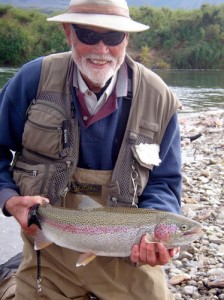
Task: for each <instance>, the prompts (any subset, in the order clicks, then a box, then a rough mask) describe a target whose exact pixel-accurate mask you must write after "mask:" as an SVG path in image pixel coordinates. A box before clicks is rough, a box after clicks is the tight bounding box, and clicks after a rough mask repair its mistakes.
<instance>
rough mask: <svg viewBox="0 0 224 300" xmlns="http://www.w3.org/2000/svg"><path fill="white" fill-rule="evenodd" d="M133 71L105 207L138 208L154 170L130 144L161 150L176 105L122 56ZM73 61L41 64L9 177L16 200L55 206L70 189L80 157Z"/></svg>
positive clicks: (60, 57) (59, 57) (62, 57)
mask: <svg viewBox="0 0 224 300" xmlns="http://www.w3.org/2000/svg"><path fill="white" fill-rule="evenodd" d="M126 63H127V64H128V66H129V67H130V68H131V69H132V73H133V76H132V100H131V101H132V102H131V108H130V112H129V118H128V121H127V126H126V130H125V134H124V137H123V141H122V144H121V148H120V151H119V154H118V158H117V161H116V164H115V167H114V170H113V172H112V179H111V183H110V185H109V196H108V201H107V203H108V206H131V205H137V204H138V197H139V196H140V195H141V194H142V192H143V190H144V188H145V186H146V184H147V182H148V179H149V171H150V170H152V169H153V165H148V164H145V163H144V162H143V161H141V160H140V159H139V158H138V156H137V155H136V153H135V145H139V144H141V143H142V144H154V143H155V144H158V145H160V143H161V140H162V138H163V135H164V132H165V130H166V127H167V125H168V123H169V121H170V119H171V117H172V116H173V114H174V113H175V112H176V110H177V109H178V107H179V106H180V103H179V101H178V100H177V99H176V98H175V97H174V96H173V94H172V93H171V92H170V90H169V89H168V88H167V86H166V85H165V84H164V82H163V81H162V80H161V79H160V78H158V76H157V75H155V74H154V73H153V72H151V71H150V70H148V69H146V68H145V67H144V66H142V65H141V64H138V63H136V62H135V61H133V60H132V59H131V58H130V57H129V56H126ZM73 66H74V62H73V59H72V56H71V52H66V53H60V54H53V55H49V56H47V57H45V58H44V59H43V64H42V70H41V77H40V82H39V87H38V92H37V96H36V99H34V100H33V101H32V102H31V105H30V106H29V108H28V110H27V121H26V123H25V127H24V133H23V137H22V145H23V150H22V152H21V153H19V154H17V155H16V158H15V161H14V166H13V178H14V180H15V182H16V183H17V185H18V186H19V188H20V193H21V195H42V196H45V197H48V198H49V199H50V202H51V203H52V204H54V205H60V203H61V200H62V198H63V197H64V196H65V195H66V193H67V192H68V191H69V190H70V187H71V185H72V174H73V173H74V170H75V168H76V166H77V163H78V157H79V142H80V137H79V126H78V119H77V115H76V113H75V109H74V100H73V98H72V93H71V91H72V74H73Z"/></svg>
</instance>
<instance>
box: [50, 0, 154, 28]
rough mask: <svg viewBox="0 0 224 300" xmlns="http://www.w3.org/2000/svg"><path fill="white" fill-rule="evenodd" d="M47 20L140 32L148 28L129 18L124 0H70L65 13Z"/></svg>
mask: <svg viewBox="0 0 224 300" xmlns="http://www.w3.org/2000/svg"><path fill="white" fill-rule="evenodd" d="M47 20H48V21H53V22H62V23H72V24H80V25H90V26H97V27H102V28H106V29H110V30H115V31H124V32H140V31H144V30H147V29H148V28H149V26H147V25H144V24H141V23H139V22H136V21H134V20H132V19H131V18H130V14H129V9H128V5H127V2H126V1H125V0H71V2H70V5H69V9H68V11H67V12H66V13H64V14H61V15H58V16H54V17H52V18H48V19H47Z"/></svg>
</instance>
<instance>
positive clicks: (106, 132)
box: [0, 0, 181, 300]
mask: <svg viewBox="0 0 224 300" xmlns="http://www.w3.org/2000/svg"><path fill="white" fill-rule="evenodd" d="M48 21H55V22H61V23H62V24H63V27H64V31H65V34H66V38H67V42H68V44H69V46H70V47H71V52H67V53H59V54H54V55H49V56H47V57H44V58H38V59H36V60H34V61H32V62H30V63H28V64H26V65H24V66H23V67H22V68H21V70H19V72H18V73H17V74H16V75H15V77H14V78H13V79H12V80H11V81H10V82H9V83H8V84H6V86H5V87H4V89H3V91H2V93H1V104H0V105H1V107H0V129H1V137H0V145H1V146H0V149H1V163H0V171H1V176H0V178H1V180H0V200H1V207H2V210H3V212H4V214H5V215H7V216H11V215H12V216H14V217H15V218H16V220H17V221H18V222H19V224H20V225H21V227H22V237H23V240H24V249H23V260H22V263H21V265H20V267H19V270H18V272H17V275H16V286H17V288H16V293H15V299H16V300H25V299H27V300H30V299H36V298H38V299H39V298H40V299H54V300H64V299H90V298H91V297H92V296H91V295H95V296H96V297H97V298H98V299H101V300H112V299H113V300H124V299H129V300H134V299H135V300H139V299H141V300H144V299H145V300H146V299H147V300H148V299H150V300H166V299H173V298H172V295H171V294H170V292H169V290H168V288H167V285H166V281H165V278H164V275H163V272H162V269H161V267H160V266H161V265H164V264H166V263H167V262H168V261H169V260H170V259H171V258H172V257H173V256H174V254H175V252H176V249H171V250H167V249H166V248H165V246H164V245H163V244H160V243H158V244H147V243H146V241H145V238H144V237H142V240H141V241H139V244H138V245H133V248H132V252H131V256H130V258H129V259H126V260H124V259H121V258H108V257H97V258H96V259H95V260H94V261H92V262H91V263H89V264H88V265H87V266H85V267H82V268H76V267H75V262H76V261H77V258H78V256H79V254H80V253H77V252H75V251H72V250H69V249H65V248H62V247H58V246H56V245H55V244H53V245H50V246H48V247H46V248H45V249H43V250H41V262H40V261H39V263H38V271H39V272H40V271H41V275H42V276H41V277H42V285H41V291H40V290H38V291H37V287H36V272H37V261H36V253H35V251H34V245H33V240H34V238H33V235H34V234H35V232H36V230H37V227H36V226H35V225H32V226H31V227H28V226H27V219H28V214H29V210H30V208H31V207H32V206H33V205H34V204H37V203H39V204H41V203H42V201H43V199H47V201H49V202H50V203H51V204H52V205H57V206H63V207H68V208H73V209H76V208H77V207H78V203H79V201H80V199H81V197H82V195H83V194H87V195H89V196H90V197H92V198H93V199H94V200H95V201H97V202H99V203H100V204H102V205H105V206H133V209H136V207H141V208H146V209H147V208H153V209H160V210H167V211H172V212H175V213H179V211H180V192H181V172H180V169H181V164H180V135H179V127H178V123H177V115H176V111H177V109H178V107H179V106H180V104H179V102H178V100H177V99H176V98H175V97H174V95H173V94H172V93H171V91H170V90H169V89H168V87H167V86H166V85H165V83H164V82H163V81H162V80H161V79H160V78H159V77H158V76H157V75H155V74H154V73H153V72H151V71H149V70H148V69H146V68H145V67H143V66H142V65H141V64H138V63H136V62H135V61H133V60H132V59H131V58H130V57H129V56H128V55H127V54H126V47H127V44H128V37H129V32H140V31H144V30H146V29H148V26H146V25H143V24H140V23H138V22H135V21H133V20H132V19H131V18H130V16H129V10H128V7H127V3H126V2H125V0H107V1H106V0H92V1H87V0H72V1H71V3H70V6H69V9H68V11H67V12H66V13H65V14H62V15H58V16H55V17H52V18H49V19H48ZM49 38H50V37H49ZM151 144H154V145H155V146H156V147H155V149H157V150H156V151H155V152H156V154H155V155H154V154H153V153H152V151H151V150H149V149H150V148H148V146H149V145H151ZM138 145H143V150H144V151H143V152H144V153H143V154H144V155H143V157H144V159H143V158H142V156H141V155H139V153H138V151H136V149H137V148H136V147H135V146H138ZM10 150H13V151H15V152H16V156H15V158H14V161H13V164H12V168H10V167H9V166H10V164H11V160H12V156H11V152H10ZM158 161H160V164H159V163H158ZM38 275H39V276H38V278H39V279H40V274H38Z"/></svg>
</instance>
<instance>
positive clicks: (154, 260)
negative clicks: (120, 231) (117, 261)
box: [131, 236, 180, 267]
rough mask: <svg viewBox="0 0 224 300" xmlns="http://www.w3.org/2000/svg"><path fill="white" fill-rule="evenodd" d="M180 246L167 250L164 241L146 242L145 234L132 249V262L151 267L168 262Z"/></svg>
mask: <svg viewBox="0 0 224 300" xmlns="http://www.w3.org/2000/svg"><path fill="white" fill-rule="evenodd" d="M179 251H180V249H179V248H175V249H169V250H167V249H166V247H165V245H164V244H162V243H146V241H145V236H143V238H142V239H141V242H140V244H139V245H134V246H133V247H132V251H131V260H132V262H135V263H137V262H140V263H143V264H148V265H150V266H151V267H155V266H157V265H160V266H163V265H165V264H167V263H168V262H169V261H170V260H171V259H172V258H173V257H174V256H175V255H176V254H177V253H178V252H179Z"/></svg>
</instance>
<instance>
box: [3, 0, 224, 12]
mask: <svg viewBox="0 0 224 300" xmlns="http://www.w3.org/2000/svg"><path fill="white" fill-rule="evenodd" d="M127 1H128V4H129V6H148V5H151V6H155V7H168V8H170V9H177V8H183V9H196V8H200V7H201V5H202V4H204V3H208V4H212V5H213V4H217V5H219V4H222V3H224V0H191V1H186V0H166V1H164V0H127ZM69 2H70V1H69V0H47V1H42V0H0V4H11V5H14V6H18V7H27V8H30V7H35V8H39V9H42V10H51V11H52V10H54V11H57V10H65V9H66V8H67V7H68V4H69ZM164 2H165V3H164Z"/></svg>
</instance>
